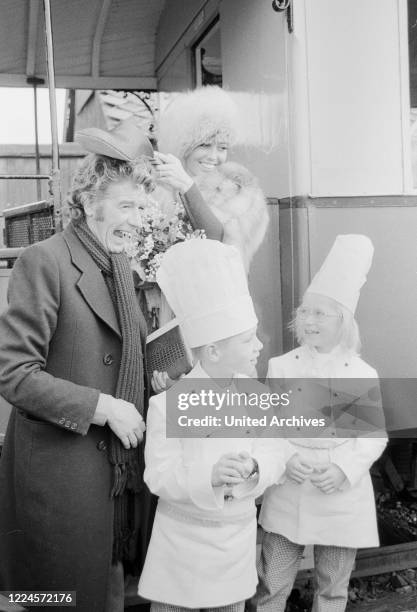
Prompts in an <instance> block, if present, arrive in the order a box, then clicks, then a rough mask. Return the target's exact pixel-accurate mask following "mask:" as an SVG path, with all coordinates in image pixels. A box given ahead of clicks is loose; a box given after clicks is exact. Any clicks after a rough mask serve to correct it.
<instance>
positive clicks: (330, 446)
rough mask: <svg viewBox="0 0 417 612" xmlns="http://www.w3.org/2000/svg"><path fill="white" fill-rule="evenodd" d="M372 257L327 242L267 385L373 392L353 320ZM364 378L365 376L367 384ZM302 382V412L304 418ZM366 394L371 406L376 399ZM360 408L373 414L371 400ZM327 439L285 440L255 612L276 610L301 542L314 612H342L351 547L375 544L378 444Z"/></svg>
mask: <svg viewBox="0 0 417 612" xmlns="http://www.w3.org/2000/svg"><path fill="white" fill-rule="evenodd" d="M372 254H373V247H372V243H371V241H370V240H369V238H367V237H366V236H361V235H341V236H338V237H337V238H336V241H335V243H334V245H333V247H332V249H331V251H330V253H329V255H328V256H327V258H326V260H325V262H324V264H323V266H322V268H321V269H320V271H319V272H318V273H317V275H316V276H315V277H314V279H313V281H312V283H311V285H310V287H309V288H308V289H307V292H306V293H305V295H304V298H303V301H302V304H301V306H300V307H299V308H298V310H297V312H296V316H295V321H294V329H295V332H296V336H297V340H298V341H299V343H300V347H299V348H297V349H295V350H293V351H290V352H289V353H286V354H285V355H282V356H281V357H275V358H273V359H271V360H270V362H269V369H268V379H269V380H270V383H271V385H273V384H274V380H276V379H281V380H282V379H291V378H293V379H311V378H322V379H327V380H330V381H331V380H334V381H335V384H336V380H335V379H344V378H350V379H358V380H356V381H350V384H349V385H348V388H349V390H350V391H351V392H354V390H355V387H356V388H359V389H360V391H358V395H361V394H363V389H364V386H365V387H366V386H368V387H369V388H372V387H374V388H375V386H376V387H377V389H378V375H377V372H376V371H375V370H374V369H373V368H372V367H371V366H370V365H368V364H367V363H365V361H363V360H362V359H361V358H360V357H359V332H358V327H357V324H356V321H355V319H354V312H355V308H356V304H357V301H358V299H359V290H360V288H361V286H362V285H363V284H364V282H365V280H366V274H367V272H368V270H369V267H370V265H371V261H372ZM359 379H361V380H359ZM363 379H370V380H369V385H367V384H366V381H363ZM304 382H305V387H306V389H305V390H306V393H305V395H306V397H305V399H303V400H301V401H302V408H303V414H304V416H309V397H308V392H307V387H308V381H304ZM330 388H331V382H330ZM303 390H304V389H302V388H301V387H299V388H298V389H297V391H301V392H302V391H303ZM299 395H300V398H301V397H302V396H303V394H302V393H300V394H299ZM353 395H354V393H353ZM368 395H369V394H368ZM370 395H371V397H374V399H375V406H374V408H376V409H378V403H379V397H378V393H376V394H375V393H374V396H372V394H370ZM310 399H311V398H310ZM368 401H369V397H368ZM311 404H312V402H311V401H310V409H311ZM369 404H370V405H371V408H372V401H370V402H369ZM327 434H328V435H329V438H324V437H315V438H294V439H290V440H288V441H287V442H288V444H289V445H290V448H291V447H292V456H290V458H289V459H288V461H287V464H286V471H285V476H284V478H283V479H282V481H281V483H280V484H278V485H275V486H273V487H271V488H270V489H268V491H267V492H266V494H265V497H264V501H263V505H262V510H261V514H260V525H261V526H262V528H263V541H262V552H261V558H260V561H259V565H258V573H259V584H258V587H257V591H256V595H255V597H254V598H253V599H252V602H251V603H252V606H256V608H257V610H258V612H266V611H268V612H269V611H271V612H272V611H273V612H284V610H285V606H286V601H287V598H288V596H289V594H290V592H291V589H292V586H293V583H294V580H295V577H296V574H297V571H298V568H299V566H300V562H301V558H302V554H303V551H304V547H305V546H306V545H313V546H314V564H315V579H316V589H315V595H314V604H313V612H342V611H343V610H345V607H346V601H347V588H348V583H349V578H350V574H351V571H352V568H353V565H354V561H355V555H356V550H357V548H361V547H369V546H378V544H379V541H378V532H377V524H376V512H375V502H374V494H373V489H372V483H371V478H370V475H369V468H370V467H371V465H372V463H373V462H374V461H375V460H376V459H377V458H378V457H379V455H380V454H381V453H382V451H383V449H384V447H385V444H386V437H385V436H384V434H382V435H381V434H379V436H378V435H375V436H374V437H366V438H365V437H355V438H340V437H337V430H336V429H335V428H333V429H332V428H330V429H329V430H327V432H326V435H327ZM289 454H290V455H291V452H290V453H289Z"/></svg>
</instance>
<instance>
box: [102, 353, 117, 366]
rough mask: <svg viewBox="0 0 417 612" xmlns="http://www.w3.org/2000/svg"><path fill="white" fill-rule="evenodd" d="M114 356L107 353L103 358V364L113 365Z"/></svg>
mask: <svg viewBox="0 0 417 612" xmlns="http://www.w3.org/2000/svg"><path fill="white" fill-rule="evenodd" d="M113 361H114V359H113V355H112V354H111V353H106V354H105V355H104V357H103V363H104V365H106V366H110V365H111V364H112V363H113Z"/></svg>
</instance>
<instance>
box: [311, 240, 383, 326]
mask: <svg viewBox="0 0 417 612" xmlns="http://www.w3.org/2000/svg"><path fill="white" fill-rule="evenodd" d="M373 253H374V247H373V245H372V242H371V240H370V239H369V238H368V236H363V235H361V234H341V235H339V236H337V237H336V240H335V241H334V244H333V246H332V248H331V249H330V251H329V254H328V255H327V257H326V259H325V260H324V262H323V264H322V266H321V268H320V270H319V271H318V272H317V274H316V275H315V277H314V278H313V280H312V281H311V283H310V286H309V287H308V289H307V291H306V293H318V294H320V295H325V296H327V297H329V298H332V299H333V300H336V302H339V303H340V304H343V306H346V308H347V309H348V310H350V311H351V312H352V314H354V313H355V310H356V306H357V304H358V300H359V294H360V290H361V287H362V286H363V285H364V284H365V281H366V275H367V273H368V271H369V268H370V267H371V263H372V256H373Z"/></svg>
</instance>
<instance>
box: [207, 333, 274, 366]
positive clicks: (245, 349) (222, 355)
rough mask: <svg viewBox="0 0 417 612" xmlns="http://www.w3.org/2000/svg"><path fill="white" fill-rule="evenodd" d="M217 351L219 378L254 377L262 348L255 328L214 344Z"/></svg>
mask: <svg viewBox="0 0 417 612" xmlns="http://www.w3.org/2000/svg"><path fill="white" fill-rule="evenodd" d="M216 344H217V346H218V349H219V361H218V369H219V371H220V372H221V376H222V377H224V378H229V377H230V376H233V375H234V374H245V375H246V376H256V362H257V361H258V357H259V353H260V351H261V348H262V346H263V344H262V342H261V341H260V340H259V338H258V337H257V335H256V327H254V328H253V329H250V330H248V331H247V332H243V333H242V334H238V335H237V336H232V337H231V338H226V340H222V341H221V342H219V343H216Z"/></svg>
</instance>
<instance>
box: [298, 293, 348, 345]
mask: <svg viewBox="0 0 417 612" xmlns="http://www.w3.org/2000/svg"><path fill="white" fill-rule="evenodd" d="M341 323H342V315H341V313H340V311H339V309H338V306H337V303H336V302H335V301H334V300H332V299H330V298H328V297H326V296H325V295H318V294H315V293H306V295H305V296H304V299H303V302H302V304H301V306H300V307H299V308H298V309H297V314H296V328H297V332H298V334H299V337H300V340H301V342H302V344H306V345H307V346H309V347H311V348H315V349H316V350H317V351H318V352H319V353H329V352H330V351H331V350H332V349H334V347H335V346H336V345H337V344H339V341H340V329H341Z"/></svg>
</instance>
